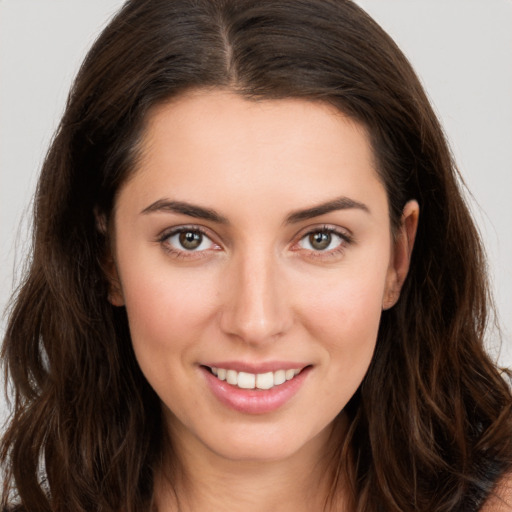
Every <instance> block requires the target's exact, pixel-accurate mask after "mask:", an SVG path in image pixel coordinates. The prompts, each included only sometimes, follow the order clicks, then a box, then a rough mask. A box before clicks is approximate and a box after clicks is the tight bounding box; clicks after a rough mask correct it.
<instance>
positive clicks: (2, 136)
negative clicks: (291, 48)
mask: <svg viewBox="0 0 512 512" xmlns="http://www.w3.org/2000/svg"><path fill="white" fill-rule="evenodd" d="M358 3H359V4H360V5H362V6H363V7H364V8H365V9H366V10H367V11H368V12H369V13H370V14H371V15H373V16H374V17H375V19H376V20H377V21H378V22H379V23H380V24H381V25H382V26H383V27H384V29H386V30H387V31H388V32H389V33H390V34H391V36H392V37H393V38H394V39H395V40H396V41H397V43H398V44H399V46H400V47H401V48H402V49H403V50H404V52H405V53H406V55H407V56H408V57H409V59H410V60H411V61H412V63H413V65H414V67H415V68H416V71H417V72H418V74H419V75H420V77H421V79H422V81H423V83H424V85H425V87H426V89H427V91H428V93H429V95H430V97H431V99H432V102H433V104H434V106H435V108H436V110H437V112H438V114H439V116H440V118H441V121H442V123H443V125H444V127H445V130H446V132H447V134H448V137H449V139H450V141H451V144H452V149H453V152H454V154H455V156H456V159H457V161H458V163H459V167H460V169H461V172H462V174H463V175H464V179H465V181H466V183H467V185H468V188H469V189H470V190H471V192H472V194H473V197H472V198H470V202H471V206H472V209H473V211H474V213H475V217H476V219H477V222H478V224H479V226H480V229H481V232H482V235H483V237H484V240H485V245H486V247H487V251H488V254H489V258H490V271H491V275H492V277H493V282H494V288H495V295H496V300H497V304H498V311H499V315H500V317H501V324H502V329H503V334H502V339H503V344H502V348H501V354H498V353H497V349H496V347H497V340H498V336H497V334H496V332H493V333H490V349H491V350H492V353H493V354H495V355H496V356H499V361H500V363H501V364H502V365H507V366H512V265H511V263H512V258H511V256H512V30H511V27H512V1H511V0H485V1H483V0H359V1H358ZM121 4H122V1H120V0H0V240H1V243H0V308H1V309H2V310H3V309H4V307H5V305H6V303H7V300H8V297H9V295H10V293H11V290H12V288H13V285H14V284H15V283H16V280H17V278H18V276H19V274H20V270H21V269H20V267H21V263H22V261H23V257H24V255H25V253H26V247H27V241H28V240H29V234H28V233H29V230H28V225H29V223H30V220H29V219H30V209H29V204H30V202H31V199H32V195H33V191H34V186H35V182H36V178H37V173H38V170H39V167H40V165H41V162H42V160H43V157H44V154H45V151H46V148H47V146H48V144H49V141H50V139H51V136H52V133H53V131H54V129H55V128H56V126H57V123H58V119H59V117H60V115H61V114H62V112H63V108H64V103H65V99H66V95H67V91H68V89H69V86H70V84H71V80H72V78H73V76H74V75H75V73H76V71H77V69H78V66H79V64H80V62H81V60H82V58H83V57H84V56H85V53H86V51H87V49H88V48H89V46H90V45H91V43H92V42H93V40H94V39H95V37H96V36H97V35H98V34H99V32H100V30H101V28H102V27H104V26H105V24H106V22H107V20H108V18H109V17H110V16H111V15H112V14H113V13H114V12H115V10H116V9H117V8H118V7H119V6H120V5H121ZM4 329H5V320H3V321H2V322H1V324H0V330H1V332H0V333H3V331H4ZM6 410H7V408H6V405H5V403H4V402H3V400H2V399H1V398H0V418H1V416H2V414H5V412H6Z"/></svg>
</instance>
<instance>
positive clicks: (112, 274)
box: [94, 208, 124, 306]
mask: <svg viewBox="0 0 512 512" xmlns="http://www.w3.org/2000/svg"><path fill="white" fill-rule="evenodd" d="M94 217H95V219H96V229H97V230H98V232H99V233H100V234H101V235H102V236H103V237H104V239H105V253H104V254H103V255H102V257H101V270H102V271H103V275H104V276H105V279H106V280H107V282H108V288H109V290H108V296H107V299H108V301H109V302H110V304H112V305H113V306H124V296H123V290H122V287H121V281H120V279H119V272H118V271H117V266H116V262H115V259H114V250H115V247H114V244H113V243H111V241H110V236H109V229H108V222H107V219H106V217H105V215H104V214H102V213H99V211H98V209H97V208H95V209H94Z"/></svg>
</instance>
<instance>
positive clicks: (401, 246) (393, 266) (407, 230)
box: [382, 200, 420, 309]
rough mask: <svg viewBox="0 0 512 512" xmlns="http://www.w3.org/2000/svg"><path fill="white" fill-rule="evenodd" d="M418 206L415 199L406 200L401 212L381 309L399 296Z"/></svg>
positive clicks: (412, 240)
mask: <svg viewBox="0 0 512 512" xmlns="http://www.w3.org/2000/svg"><path fill="white" fill-rule="evenodd" d="M419 214H420V207H419V205H418V202H417V201H415V200H411V201H408V202H407V203H406V205H405V207H404V209H403V212H402V219H401V223H400V227H399V229H398V232H397V234H396V236H395V237H394V243H393V254H392V256H391V263H390V267H389V270H388V276H387V282H386V290H385V293H384V298H383V301H382V309H389V308H391V307H393V306H394V305H395V304H396V303H397V301H398V299H399V297H400V291H401V289H402V285H403V284H404V281H405V278H406V277H407V273H408V272H409V265H410V262H411V255H412V250H413V247H414V240H415V238H416V232H417V229H418V220H419Z"/></svg>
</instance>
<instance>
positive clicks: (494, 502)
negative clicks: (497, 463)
mask: <svg viewBox="0 0 512 512" xmlns="http://www.w3.org/2000/svg"><path fill="white" fill-rule="evenodd" d="M480 512H512V472H510V473H507V474H506V475H505V476H504V477H503V478H502V479H501V480H500V481H499V482H498V484H497V485H496V487H495V488H494V490H493V492H492V493H491V495H490V496H489V498H488V500H487V501H486V502H485V503H484V506H483V507H482V509H481V510H480Z"/></svg>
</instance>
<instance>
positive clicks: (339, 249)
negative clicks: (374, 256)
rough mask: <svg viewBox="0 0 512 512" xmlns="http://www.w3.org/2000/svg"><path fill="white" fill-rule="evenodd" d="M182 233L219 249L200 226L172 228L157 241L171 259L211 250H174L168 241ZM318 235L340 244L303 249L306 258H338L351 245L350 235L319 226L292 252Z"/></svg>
mask: <svg viewBox="0 0 512 512" xmlns="http://www.w3.org/2000/svg"><path fill="white" fill-rule="evenodd" d="M182 233H195V234H200V235H201V236H202V237H204V238H206V239H208V240H209V241H210V243H211V244H212V245H214V246H216V248H214V249H213V250H219V249H220V245H218V244H216V243H215V242H214V241H213V240H212V237H211V235H209V234H208V232H207V231H206V230H204V229H203V228H202V227H201V226H180V227H176V228H173V229H172V230H170V231H165V232H164V233H162V234H161V235H160V236H159V237H158V239H157V241H158V242H159V243H160V244H161V245H162V247H163V249H164V250H165V251H166V252H167V253H169V254H170V255H172V256H173V257H175V258H179V259H186V258H201V257H206V256H207V253H208V252H209V251H210V250H212V249H210V248H208V249H203V250H199V251H198V250H187V249H185V248H183V249H176V248H174V247H173V246H172V245H170V243H169V239H170V238H171V237H173V236H176V235H180V234H182ZM320 233H321V234H328V235H335V236H336V237H338V238H339V239H340V243H339V244H338V245H337V246H336V247H335V248H334V249H330V250H313V249H305V250H306V251H307V252H308V253H309V254H308V257H310V258H324V259H325V258H331V257H335V256H339V255H340V254H342V253H343V252H344V251H345V249H346V247H347V245H350V244H351V243H353V238H352V237H351V236H350V235H348V234H347V233H346V232H345V231H341V230H340V229H337V228H334V227H332V226H321V227H317V228H313V229H309V230H308V231H307V232H305V233H303V234H302V235H301V236H300V238H299V240H298V241H297V242H295V243H294V244H293V245H292V250H293V251H300V250H302V249H303V248H302V247H300V243H301V242H302V241H303V240H305V239H307V237H310V236H311V235H315V234H320ZM203 242H204V239H203V240H201V244H202V243H203ZM201 244H200V245H201ZM295 247H298V248H295Z"/></svg>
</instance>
